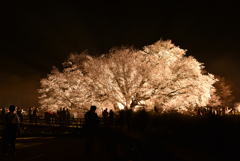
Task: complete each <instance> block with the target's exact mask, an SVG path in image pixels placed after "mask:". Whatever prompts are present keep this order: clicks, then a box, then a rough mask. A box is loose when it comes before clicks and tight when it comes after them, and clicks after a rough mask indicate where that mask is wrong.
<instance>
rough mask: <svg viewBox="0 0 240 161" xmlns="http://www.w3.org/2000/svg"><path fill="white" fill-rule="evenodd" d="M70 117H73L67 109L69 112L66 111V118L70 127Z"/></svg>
mask: <svg viewBox="0 0 240 161" xmlns="http://www.w3.org/2000/svg"><path fill="white" fill-rule="evenodd" d="M70 117H71V114H70V111H69V109H68V108H67V110H66V118H67V125H68V126H69V124H70Z"/></svg>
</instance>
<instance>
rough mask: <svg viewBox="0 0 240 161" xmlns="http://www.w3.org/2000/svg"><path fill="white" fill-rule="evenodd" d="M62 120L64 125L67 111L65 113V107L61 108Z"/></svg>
mask: <svg viewBox="0 0 240 161" xmlns="http://www.w3.org/2000/svg"><path fill="white" fill-rule="evenodd" d="M62 116H63V117H62V119H63V125H66V118H67V111H66V107H64V108H63V111H62Z"/></svg>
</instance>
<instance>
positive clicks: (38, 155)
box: [0, 130, 182, 161]
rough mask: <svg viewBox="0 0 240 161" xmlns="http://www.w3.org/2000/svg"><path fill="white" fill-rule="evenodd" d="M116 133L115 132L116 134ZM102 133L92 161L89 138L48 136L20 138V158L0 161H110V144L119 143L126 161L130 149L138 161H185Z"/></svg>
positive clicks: (120, 134)
mask: <svg viewBox="0 0 240 161" xmlns="http://www.w3.org/2000/svg"><path fill="white" fill-rule="evenodd" d="M113 131H114V130H113ZM113 131H112V132H109V131H108V132H104V133H103V132H102V133H101V134H99V135H98V136H97V137H96V138H95V143H94V148H93V155H92V157H91V158H87V157H86V156H85V143H86V138H85V137H84V136H83V135H78V136H76V135H74V136H73V135H68V136H45V137H26V136H25V137H18V138H17V140H16V148H17V151H16V156H11V155H8V156H6V157H5V158H4V157H3V155H1V156H0V160H1V161H2V160H7V161H11V160H19V161H31V160H34V161H50V160H51V161H53V160H59V161H60V160H67V161H71V160H74V161H75V160H88V161H91V160H98V161H99V160H101V161H108V160H109V157H108V156H109V153H108V152H107V148H106V147H107V144H109V143H115V144H116V146H117V153H118V155H119V157H120V158H122V159H123V160H127V161H129V154H130V149H131V148H130V147H133V146H134V147H136V149H137V150H136V152H137V154H138V155H137V156H138V161H149V160H156V158H158V159H160V158H161V159H163V160H176V161H181V160H182V159H180V158H178V157H176V156H175V155H173V154H170V153H168V152H167V151H165V150H160V151H157V152H154V150H158V148H159V147H158V148H155V147H150V146H147V145H145V144H144V143H142V142H141V141H138V140H137V139H133V138H132V137H130V136H129V135H126V134H124V133H123V132H120V131H114V132H113Z"/></svg>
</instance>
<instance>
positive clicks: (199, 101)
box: [39, 40, 216, 111]
mask: <svg viewBox="0 0 240 161" xmlns="http://www.w3.org/2000/svg"><path fill="white" fill-rule="evenodd" d="M185 53H186V50H183V49H180V48H179V47H176V46H174V44H172V43H171V41H163V40H160V41H157V42H156V43H155V44H153V45H149V46H145V47H144V48H143V50H136V49H134V48H133V47H121V48H113V49H111V50H110V51H109V53H108V54H104V55H102V56H100V57H91V56H90V55H88V54H87V53H86V52H83V53H82V54H71V55H70V57H69V59H68V60H67V61H66V62H65V63H63V64H64V66H65V69H64V71H63V72H59V71H58V70H57V69H55V68H54V69H53V71H52V73H51V74H49V75H48V78H45V79H43V80H42V81H41V84H42V87H41V89H40V90H39V92H40V93H41V94H42V96H41V97H40V103H41V104H42V105H43V106H45V107H47V106H49V104H51V105H53V106H54V105H57V104H59V105H60V104H61V103H63V102H64V103H63V104H66V103H68V105H71V106H72V107H75V106H77V105H76V104H79V103H81V104H84V101H85V102H86V101H90V100H93V101H95V102H99V103H103V102H105V101H108V102H111V103H112V104H116V103H117V104H121V105H122V106H124V107H125V109H128V108H134V107H136V106H142V105H145V101H147V100H149V99H151V100H157V101H158V102H159V103H160V104H161V106H162V107H163V108H164V109H175V110H179V111H187V110H193V109H194V107H196V106H205V105H206V104H207V103H208V100H209V98H210V92H211V90H212V89H213V88H214V87H212V84H213V83H214V82H215V81H216V80H215V79H214V76H213V75H211V74H202V69H203V68H204V67H203V66H202V63H199V62H198V61H197V60H196V59H195V58H193V57H192V56H189V57H186V56H185ZM73 89H74V90H73Z"/></svg>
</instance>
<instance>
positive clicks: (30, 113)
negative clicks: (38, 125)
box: [28, 107, 33, 123]
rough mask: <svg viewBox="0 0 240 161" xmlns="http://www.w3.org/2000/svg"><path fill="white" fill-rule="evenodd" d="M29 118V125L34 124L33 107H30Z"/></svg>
mask: <svg viewBox="0 0 240 161" xmlns="http://www.w3.org/2000/svg"><path fill="white" fill-rule="evenodd" d="M28 117H29V123H32V122H33V110H32V107H29V110H28Z"/></svg>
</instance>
